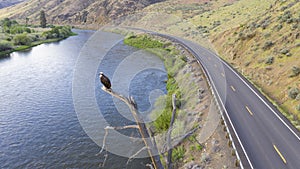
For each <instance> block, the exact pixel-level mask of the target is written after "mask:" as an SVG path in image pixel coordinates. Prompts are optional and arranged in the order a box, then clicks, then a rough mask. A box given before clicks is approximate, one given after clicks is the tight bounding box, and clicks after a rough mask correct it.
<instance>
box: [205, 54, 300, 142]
mask: <svg viewBox="0 0 300 169" xmlns="http://www.w3.org/2000/svg"><path fill="white" fill-rule="evenodd" d="M208 52H210V53H211V54H213V55H214V56H216V57H217V58H218V59H219V60H220V61H221V62H222V63H223V64H224V65H226V66H227V67H228V68H229V69H230V70H231V71H232V72H233V73H234V74H235V75H236V76H237V77H238V78H239V79H241V80H242V81H243V83H244V84H245V85H246V86H247V87H248V88H249V89H251V91H252V92H253V93H254V94H255V95H256V96H257V97H258V98H259V99H260V100H261V101H262V102H263V103H264V104H265V105H266V106H267V107H268V108H269V109H270V110H271V111H272V112H273V114H275V115H276V117H277V118H278V119H279V120H280V121H281V122H282V123H283V124H284V125H285V126H286V127H287V128H288V129H289V130H290V131H291V132H292V133H293V134H294V135H295V137H296V138H297V139H298V140H299V141H300V138H299V136H298V135H297V134H296V133H295V132H294V130H292V129H291V128H290V126H289V125H287V124H286V122H285V121H284V120H282V118H281V117H280V116H279V115H278V114H277V113H276V112H275V111H274V110H273V109H272V108H271V106H270V105H269V104H268V103H266V101H265V100H264V99H263V98H261V97H260V95H259V94H258V93H257V92H256V91H255V90H254V89H253V88H252V87H250V86H249V84H248V83H247V82H245V80H244V79H243V78H241V77H240V76H239V74H237V73H236V72H235V71H234V70H233V69H232V68H231V67H230V66H229V65H228V64H227V63H226V62H224V61H223V60H222V59H220V58H219V57H218V56H217V55H216V54H214V53H213V52H211V51H210V50H208Z"/></svg>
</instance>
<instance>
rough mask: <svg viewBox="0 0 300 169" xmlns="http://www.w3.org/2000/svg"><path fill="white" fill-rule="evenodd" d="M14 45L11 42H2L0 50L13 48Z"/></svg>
mask: <svg viewBox="0 0 300 169" xmlns="http://www.w3.org/2000/svg"><path fill="white" fill-rule="evenodd" d="M11 49H12V46H11V45H10V44H9V43H5V42H4V43H0V51H7V50H11Z"/></svg>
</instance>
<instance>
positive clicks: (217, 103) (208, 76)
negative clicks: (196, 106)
mask: <svg viewBox="0 0 300 169" xmlns="http://www.w3.org/2000/svg"><path fill="white" fill-rule="evenodd" d="M153 35H157V36H160V37H163V38H166V39H168V40H171V41H173V42H177V43H178V44H180V45H181V46H182V47H183V48H184V49H185V50H186V51H188V52H189V53H190V54H191V55H192V56H193V57H194V58H195V59H197V57H196V55H197V54H196V53H195V52H194V51H193V50H192V49H191V48H190V47H188V46H186V45H185V44H184V43H182V42H181V41H179V40H178V39H175V38H172V37H169V36H166V35H162V34H157V33H155V34H153ZM197 62H198V64H199V66H200V68H201V69H202V71H203V72H204V76H205V78H206V79H207V83H208V86H209V88H210V91H211V92H212V95H213V98H214V102H215V104H216V105H217V107H218V109H219V112H220V114H221V117H222V120H223V121H224V125H225V127H226V131H227V133H228V135H229V140H230V141H231V143H232V148H233V149H234V151H235V154H236V157H237V160H238V162H239V165H240V167H241V168H242V169H244V166H243V163H242V160H241V158H240V155H239V153H238V151H237V148H236V145H235V142H234V140H233V137H232V135H231V133H230V130H229V125H228V124H227V122H226V118H225V116H224V111H225V107H224V106H222V107H223V110H222V109H221V106H220V104H219V102H221V98H220V96H219V95H218V94H216V90H217V89H216V86H215V84H214V83H213V81H212V80H211V76H210V74H209V73H208V71H207V70H206V69H205V68H204V66H203V65H202V64H201V63H200V61H199V60H198V59H197Z"/></svg>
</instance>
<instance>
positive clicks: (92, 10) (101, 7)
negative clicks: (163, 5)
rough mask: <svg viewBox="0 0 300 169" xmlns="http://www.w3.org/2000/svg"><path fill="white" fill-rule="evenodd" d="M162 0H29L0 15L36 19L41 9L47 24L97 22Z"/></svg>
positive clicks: (0, 12)
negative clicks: (44, 13)
mask: <svg viewBox="0 0 300 169" xmlns="http://www.w3.org/2000/svg"><path fill="white" fill-rule="evenodd" d="M160 1H163V0H89V1H83V0H31V1H27V2H23V3H20V4H18V5H15V6H12V7H8V8H4V9H2V10H0V17H1V18H4V17H9V18H13V19H17V20H19V21H20V22H22V21H25V18H29V19H30V23H38V22H39V13H40V11H41V10H44V11H45V12H46V15H47V20H48V23H50V24H58V23H59V24H72V25H82V24H94V23H96V24H99V23H104V22H106V21H108V20H110V19H115V18H118V17H121V16H124V15H127V14H130V13H133V12H135V11H138V10H140V9H143V8H144V7H146V6H148V5H150V4H153V3H156V2H160Z"/></svg>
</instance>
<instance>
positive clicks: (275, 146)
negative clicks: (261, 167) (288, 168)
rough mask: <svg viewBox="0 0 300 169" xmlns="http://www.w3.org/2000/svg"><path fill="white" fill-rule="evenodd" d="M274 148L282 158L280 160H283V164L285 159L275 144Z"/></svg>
mask: <svg viewBox="0 0 300 169" xmlns="http://www.w3.org/2000/svg"><path fill="white" fill-rule="evenodd" d="M273 147H274V149H275V150H276V152H277V154H278V155H279V156H280V158H281V159H282V161H283V162H284V164H286V159H285V158H284V157H283V155H282V154H281V153H280V151H279V150H278V148H277V147H276V146H275V144H273Z"/></svg>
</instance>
